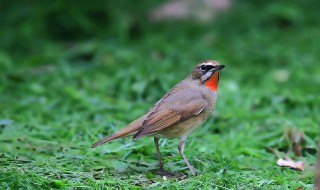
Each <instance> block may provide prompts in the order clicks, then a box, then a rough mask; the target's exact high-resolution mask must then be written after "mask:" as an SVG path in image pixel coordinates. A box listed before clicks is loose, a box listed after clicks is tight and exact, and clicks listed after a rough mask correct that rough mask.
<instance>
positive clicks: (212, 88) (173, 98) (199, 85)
mask: <svg viewBox="0 0 320 190" xmlns="http://www.w3.org/2000/svg"><path fill="white" fill-rule="evenodd" d="M224 67H225V66H224V65H220V64H219V62H217V61H213V60H207V61H202V62H200V63H198V64H197V65H196V67H195V68H194V69H193V70H192V72H191V73H190V74H189V76H187V78H185V79H184V80H182V81H181V82H180V83H178V84H177V85H175V86H174V87H173V88H172V89H171V90H170V91H169V92H168V93H167V94H166V95H164V96H163V97H162V98H161V99H160V100H159V101H158V102H157V103H156V104H154V105H153V107H152V108H151V109H149V111H148V112H147V113H146V114H145V115H143V116H142V117H140V118H138V119H137V120H135V121H133V122H131V123H130V124H128V125H127V126H125V127H124V128H122V129H121V130H120V131H118V132H116V133H113V134H112V135H110V136H108V137H106V138H104V139H102V140H100V141H99V142H97V143H95V144H93V145H92V148H93V147H96V146H99V145H101V144H103V143H105V142H108V141H111V140H113V139H116V138H121V137H126V136H131V135H132V136H133V139H138V138H140V137H143V136H152V137H154V142H155V145H156V150H157V155H158V160H159V165H160V170H159V172H158V174H162V175H174V174H173V173H171V172H168V171H165V170H164V168H163V164H162V160H161V154H160V151H159V144H158V142H159V138H169V139H171V138H180V142H179V145H178V150H179V152H180V154H181V156H182V157H183V159H184V161H185V163H186V164H187V165H188V167H189V169H190V172H191V173H192V174H193V175H195V172H194V169H193V167H192V166H191V164H190V163H189V161H188V159H187V158H186V156H185V155H184V153H183V149H184V144H185V141H186V138H187V136H188V135H189V133H190V132H192V131H193V130H194V129H196V128H197V127H199V126H200V125H201V124H202V123H203V122H204V121H205V120H206V119H207V118H208V116H209V115H210V114H211V113H212V111H213V109H214V107H215V104H216V101H217V89H218V83H219V76H220V70H221V69H222V68H224Z"/></svg>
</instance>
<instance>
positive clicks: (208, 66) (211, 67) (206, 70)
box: [200, 65, 215, 73]
mask: <svg viewBox="0 0 320 190" xmlns="http://www.w3.org/2000/svg"><path fill="white" fill-rule="evenodd" d="M214 67H215V66H213V65H201V66H200V69H201V71H202V72H204V73H205V72H208V71H210V70H212V69H213V68H214Z"/></svg>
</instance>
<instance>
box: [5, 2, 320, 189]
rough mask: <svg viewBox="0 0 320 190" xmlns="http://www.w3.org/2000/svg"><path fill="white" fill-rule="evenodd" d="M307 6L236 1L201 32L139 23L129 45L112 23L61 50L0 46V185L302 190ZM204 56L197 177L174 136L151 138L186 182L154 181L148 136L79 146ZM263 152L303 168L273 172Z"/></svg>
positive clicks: (307, 153) (312, 117)
mask: <svg viewBox="0 0 320 190" xmlns="http://www.w3.org/2000/svg"><path fill="white" fill-rule="evenodd" d="M310 5H312V4H311V2H304V1H301V2H299V1H298V2H296V3H290V4H287V3H285V2H282V3H278V2H275V3H272V2H270V3H264V4H263V5H255V4H254V3H251V4H249V3H242V4H239V5H236V6H235V7H234V9H233V10H232V11H230V12H229V13H227V14H223V15H221V16H220V17H219V19H217V20H216V21H215V22H214V23H213V24H208V25H201V24H197V23H194V22H190V23H189V22H178V23H170V22H169V23H160V24H151V23H148V22H146V21H145V22H146V23H144V24H147V26H143V27H142V28H141V31H140V33H139V35H138V37H137V38H131V37H130V35H129V34H127V33H126V32H128V31H126V30H125V29H126V28H127V26H123V28H120V29H123V31H124V32H123V34H121V35H112V32H111V34H110V36H108V37H107V38H104V39H102V38H92V37H91V38H90V39H89V38H88V39H87V40H83V38H81V40H78V41H77V40H74V41H73V43H71V44H70V42H69V43H67V42H65V41H63V40H60V41H59V40H52V39H50V38H47V37H43V36H41V35H39V38H38V39H39V41H38V42H35V43H30V44H29V46H30V48H27V49H26V51H23V50H24V49H23V46H25V45H26V44H23V42H21V41H20V42H19V41H18V40H16V41H14V43H12V44H18V45H17V49H14V48H13V49H12V47H14V46H13V45H12V44H11V42H10V43H9V42H7V44H5V45H3V46H4V47H3V48H4V49H3V50H1V51H0V62H1V65H2V68H3V69H2V71H0V72H1V76H0V82H1V85H0V93H1V95H0V143H1V146H0V166H1V167H0V189H19V188H20V189H50V188H57V189H72V188H77V189H109V188H110V189H111V188H118V189H140V188H151V189H160V188H167V189H181V188H185V189H193V188H195V189H297V188H299V187H305V188H306V189H312V186H313V180H314V170H313V164H314V163H315V162H316V151H317V148H316V142H317V140H319V137H318V133H319V132H318V127H319V122H320V121H319V114H320V109H319V104H320V97H319V92H320V91H319V85H320V75H319V70H320V65H319V64H318V63H317V62H318V60H319V59H320V55H319V53H318V52H320V46H319V44H318V41H317V40H316V39H318V38H319V37H320V36H319V34H320V30H319V28H320V27H319V23H318V22H315V20H316V19H315V18H316V17H317V16H318V18H319V13H318V10H317V9H316V6H310ZM114 14H116V13H114ZM118 16H119V15H118ZM119 19H121V18H119ZM115 23H116V22H115ZM115 23H113V24H114V25H113V26H114V27H120V26H116V25H115ZM30 25H31V24H30ZM17 27H19V26H17ZM20 27H22V26H20ZM22 31H23V30H22ZM103 31H105V30H103ZM115 31H117V30H115ZM7 32H8V31H7ZM9 32H10V31H9ZM9 32H8V34H9ZM11 32H12V31H11ZM13 32H14V31H13ZM96 33H97V36H103V35H101V33H99V31H96ZM2 34H6V33H5V31H2ZM126 35H128V36H126ZM2 36H3V35H2ZM20 37H21V36H20ZM34 37H36V36H34ZM21 39H23V36H22V37H21ZM84 39H85V38H84ZM19 44H20V45H21V44H22V46H19ZM27 46H28V44H27ZM20 48H22V49H20ZM204 59H217V60H219V61H220V62H221V63H223V64H225V65H226V66H227V67H226V68H225V69H224V70H223V72H222V74H221V80H220V85H219V92H218V95H219V99H218V103H217V106H216V109H215V111H214V114H213V116H212V117H210V119H208V121H207V122H206V123H205V124H204V125H203V126H202V127H201V128H199V129H197V130H196V131H195V132H194V133H192V134H191V135H190V136H189V137H188V139H187V142H186V148H185V154H186V156H187V157H188V159H189V161H190V162H191V163H192V164H193V165H194V167H195V169H196V171H197V173H198V174H197V176H191V175H190V173H189V170H188V168H187V167H186V165H185V163H184V162H183V159H182V158H181V156H180V155H179V154H178V150H177V144H178V140H164V139H162V140H161V141H160V144H161V147H160V149H161V152H162V155H163V159H164V163H165V167H166V168H167V169H170V170H171V171H175V172H183V173H185V174H188V177H187V178H169V179H167V180H164V179H163V178H162V177H161V176H157V175H155V174H154V173H155V171H156V170H157V168H158V165H157V164H158V162H157V158H156V154H155V147H154V144H153V140H152V138H148V137H147V138H143V139H141V140H140V139H139V140H137V141H132V140H131V138H125V139H119V140H115V141H112V142H110V143H107V144H105V145H103V146H101V147H98V148H95V149H91V148H90V146H91V144H92V143H94V142H96V141H97V140H98V139H100V138H102V137H103V136H106V135H108V134H110V133H112V132H115V131H117V130H118V129H120V128H121V127H123V126H124V125H126V124H127V123H129V122H130V121H132V120H134V119H136V118H137V117H139V116H141V115H142V114H144V113H145V112H146V111H147V110H148V108H149V107H150V106H152V105H153V103H154V102H156V101H157V100H158V99H159V98H160V97H161V96H162V95H163V94H164V93H166V92H167V91H168V90H169V89H170V88H171V87H172V86H173V85H174V84H176V83H177V82H178V81H180V80H182V79H183V78H184V77H185V76H186V75H187V74H188V72H190V71H191V69H192V68H193V66H194V65H195V63H197V62H199V61H201V60H204ZM291 128H294V129H296V130H297V131H301V132H303V133H304V134H305V143H304V145H302V147H303V156H300V157H296V156H294V154H293V152H292V151H291V150H290V147H291V146H292V141H291V140H290V139H288V138H287V137H286V133H287V131H288V130H289V129H291ZM269 148H274V149H276V150H278V151H280V152H283V153H282V154H281V156H284V153H286V152H288V153H287V154H288V155H289V156H290V157H291V158H292V159H294V160H303V161H305V162H306V167H305V170H304V171H302V172H301V171H296V170H292V169H289V168H280V167H278V166H277V165H276V161H277V157H276V156H275V155H274V154H273V153H271V152H270V151H269Z"/></svg>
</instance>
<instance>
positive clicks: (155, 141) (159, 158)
mask: <svg viewBox="0 0 320 190" xmlns="http://www.w3.org/2000/svg"><path fill="white" fill-rule="evenodd" d="M154 144H155V145H156V149H157V156H158V160H159V167H160V169H159V171H158V172H157V174H159V175H167V176H175V175H176V174H175V173H172V172H169V171H166V170H164V168H163V163H162V160H161V153H160V150H159V138H156V137H154Z"/></svg>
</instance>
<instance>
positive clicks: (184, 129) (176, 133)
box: [151, 115, 207, 139]
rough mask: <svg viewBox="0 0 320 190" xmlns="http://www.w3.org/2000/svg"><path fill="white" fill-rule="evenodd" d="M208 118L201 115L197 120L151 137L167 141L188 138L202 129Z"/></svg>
mask: <svg viewBox="0 0 320 190" xmlns="http://www.w3.org/2000/svg"><path fill="white" fill-rule="evenodd" d="M206 118H207V116H204V115H199V116H197V117H196V118H194V117H193V118H190V119H188V120H185V121H183V122H181V123H178V124H176V125H173V126H171V127H169V128H167V129H165V130H163V131H160V132H158V133H156V134H152V135H151V136H154V137H157V138H167V139H172V138H180V137H183V136H187V135H188V134H189V133H190V132H192V131H193V130H195V129H196V128H198V127H200V126H201V125H202V124H203V123H204V121H205V120H206Z"/></svg>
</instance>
